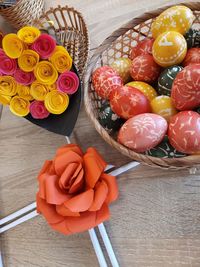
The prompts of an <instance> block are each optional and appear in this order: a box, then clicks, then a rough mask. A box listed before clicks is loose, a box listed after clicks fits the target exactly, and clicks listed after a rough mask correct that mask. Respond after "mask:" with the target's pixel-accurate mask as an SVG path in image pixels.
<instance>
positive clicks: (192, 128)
mask: <svg viewBox="0 0 200 267" xmlns="http://www.w3.org/2000/svg"><path fill="white" fill-rule="evenodd" d="M168 137H169V141H170V143H171V145H172V146H173V147H174V148H175V149H176V150H178V151H180V152H182V153H185V154H199V153H200V115H199V114H198V113H197V112H194V111H181V112H179V113H178V114H176V115H175V116H173V117H172V118H171V120H170V124H169V130H168Z"/></svg>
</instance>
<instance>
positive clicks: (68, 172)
mask: <svg viewBox="0 0 200 267" xmlns="http://www.w3.org/2000/svg"><path fill="white" fill-rule="evenodd" d="M78 166H79V164H78V163H76V162H72V163H70V164H69V165H68V166H67V167H66V169H65V170H64V172H63V173H62V175H61V177H60V179H59V186H60V188H62V189H68V187H69V182H70V179H71V178H72V176H73V174H74V172H75V171H76V169H77V167H78Z"/></svg>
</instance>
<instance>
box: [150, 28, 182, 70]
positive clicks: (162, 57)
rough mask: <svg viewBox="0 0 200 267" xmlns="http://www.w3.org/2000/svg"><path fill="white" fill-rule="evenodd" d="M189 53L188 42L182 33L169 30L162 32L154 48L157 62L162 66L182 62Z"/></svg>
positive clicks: (154, 56) (153, 52)
mask: <svg viewBox="0 0 200 267" xmlns="http://www.w3.org/2000/svg"><path fill="white" fill-rule="evenodd" d="M186 53H187V43H186V40H185V38H184V37H183V35H182V34H180V33H178V32H174V31H168V32H164V33H162V34H160V35H159V36H158V37H157V38H156V40H155V42H154V44H153V48H152V54H153V58H154V60H155V62H156V63H157V64H159V65H160V66H162V67H170V66H173V65H178V64H180V63H181V62H182V61H183V59H184V57H185V55H186Z"/></svg>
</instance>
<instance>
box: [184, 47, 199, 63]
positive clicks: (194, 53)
mask: <svg viewBox="0 0 200 267" xmlns="http://www.w3.org/2000/svg"><path fill="white" fill-rule="evenodd" d="M190 64H200V48H198V47H193V48H190V49H189V50H188V51H187V54H186V57H185V59H184V61H183V66H188V65H190Z"/></svg>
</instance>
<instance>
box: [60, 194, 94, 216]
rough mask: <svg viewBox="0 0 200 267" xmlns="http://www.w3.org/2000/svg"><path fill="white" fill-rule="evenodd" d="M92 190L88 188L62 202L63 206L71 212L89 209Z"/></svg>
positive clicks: (92, 196)
mask: <svg viewBox="0 0 200 267" xmlns="http://www.w3.org/2000/svg"><path fill="white" fill-rule="evenodd" d="M93 198H94V190H93V189H89V190H87V191H85V192H83V193H81V194H79V195H77V196H75V197H72V198H71V199H69V200H67V201H65V202H64V205H65V207H67V208H68V209H69V210H71V211H73V212H83V211H86V210H88V209H89V207H90V206H91V204H92V202H93Z"/></svg>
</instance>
